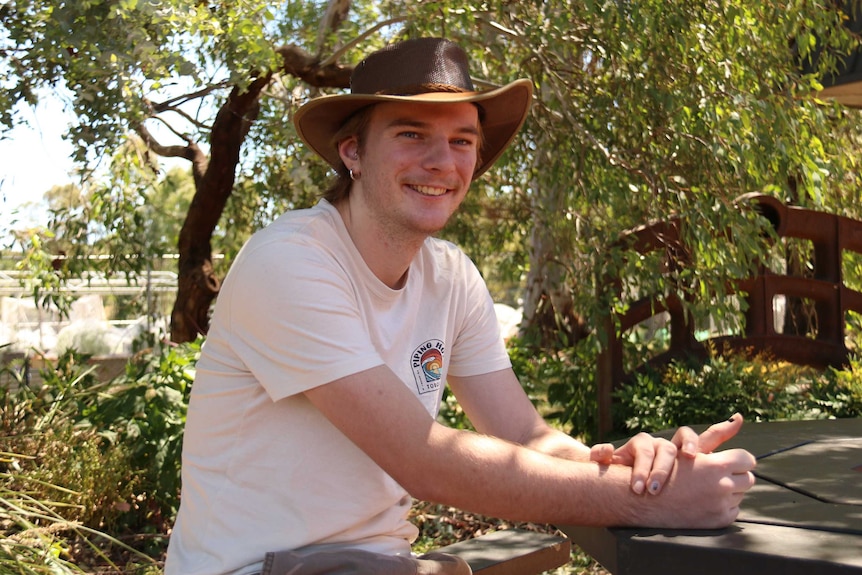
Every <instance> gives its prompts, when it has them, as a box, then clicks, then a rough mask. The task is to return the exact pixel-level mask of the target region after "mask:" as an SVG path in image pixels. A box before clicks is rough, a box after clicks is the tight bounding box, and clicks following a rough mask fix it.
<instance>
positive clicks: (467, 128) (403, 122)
mask: <svg viewBox="0 0 862 575" xmlns="http://www.w3.org/2000/svg"><path fill="white" fill-rule="evenodd" d="M431 125H433V122H424V121H422V120H415V119H413V118H394V119H393V120H392V121H390V122H389V123H388V124H387V125H386V127H387V128H428V127H429V126H431ZM457 131H458V132H461V133H464V134H471V135H474V136H478V135H479V128H478V127H477V126H473V125H466V124H465V125H464V126H461V127H460V128H458V129H457Z"/></svg>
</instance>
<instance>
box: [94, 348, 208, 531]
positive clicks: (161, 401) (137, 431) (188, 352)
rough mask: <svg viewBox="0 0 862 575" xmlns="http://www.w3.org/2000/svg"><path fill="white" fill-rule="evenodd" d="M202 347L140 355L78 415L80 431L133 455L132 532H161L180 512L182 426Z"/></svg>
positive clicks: (130, 462) (163, 349)
mask: <svg viewBox="0 0 862 575" xmlns="http://www.w3.org/2000/svg"><path fill="white" fill-rule="evenodd" d="M200 344H201V342H199V341H198V342H194V343H191V344H184V345H182V346H166V347H164V348H162V349H161V350H160V353H142V354H138V356H137V357H136V358H135V359H134V360H133V361H130V362H129V364H128V365H127V367H126V373H125V374H124V375H121V376H120V377H118V378H117V379H115V380H114V381H113V382H111V386H110V387H109V388H108V389H107V390H105V391H104V392H102V393H100V394H99V396H98V398H97V399H96V401H94V402H93V403H92V404H90V405H88V406H87V407H86V408H85V409H84V410H82V412H81V414H80V415H81V420H80V421H79V425H82V426H84V427H85V428H89V429H92V430H93V431H94V432H96V433H98V434H99V435H100V436H101V437H104V438H105V439H106V440H108V441H109V443H110V444H111V445H113V446H123V448H124V449H125V450H126V451H127V452H128V454H129V459H128V464H129V465H130V466H131V469H132V470H133V471H134V473H135V474H136V475H137V477H138V479H139V489H138V492H137V497H138V500H139V502H140V504H139V508H140V512H141V513H140V516H139V517H136V518H135V520H136V521H137V522H138V524H137V525H135V526H134V527H137V528H140V527H141V526H142V525H144V526H147V525H148V526H153V525H155V526H156V527H160V526H161V525H162V524H163V523H164V522H168V521H170V520H171V519H172V518H173V516H174V515H175V513H176V511H177V509H178V507H179V496H180V462H181V452H182V436H183V426H184V425H185V419H186V410H187V406H188V398H189V393H190V392H191V384H192V381H193V380H194V368H195V363H196V361H197V357H198V355H199V353H200Z"/></svg>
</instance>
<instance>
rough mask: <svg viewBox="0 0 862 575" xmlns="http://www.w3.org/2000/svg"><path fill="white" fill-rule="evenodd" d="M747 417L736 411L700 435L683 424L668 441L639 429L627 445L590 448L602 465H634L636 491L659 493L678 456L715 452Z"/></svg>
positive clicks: (688, 456) (605, 445)
mask: <svg viewBox="0 0 862 575" xmlns="http://www.w3.org/2000/svg"><path fill="white" fill-rule="evenodd" d="M742 423H743V418H742V416H741V415H740V414H738V413H737V414H735V415H734V416H733V417H731V418H730V419H728V420H727V421H722V422H721V423H716V424H714V425H711V426H710V427H709V428H708V429H706V430H705V431H704V432H703V433H701V434H700V435H699V436H698V434H697V433H695V432H694V430H692V429H691V428H690V427H680V428H679V429H677V431H676V433H675V434H674V436H673V438H672V439H671V440H670V441H668V440H667V439H661V438H658V437H653V436H651V435H649V434H648V433H639V434H637V435H635V436H634V437H632V438H631V439H629V440H628V441H627V442H626V443H625V444H624V445H623V446H621V447H619V448H616V449H615V448H614V446H613V444H611V443H600V444H597V445H594V446H593V447H592V448H591V449H590V460H591V461H594V462H596V463H600V464H602V465H610V464H618V465H626V466H629V467H631V468H632V483H631V487H632V491H634V492H635V493H637V494H638V495H640V494H642V493H644V491H646V492H649V493H651V494H653V495H656V494H658V493H659V492H660V491H661V489H662V487H663V486H664V484H665V483H666V482H667V478H668V477H669V476H670V474H671V472H672V471H673V468H674V465H675V464H676V460H677V457H685V458H687V459H694V457H695V456H696V455H697V454H698V453H712V452H713V451H715V450H716V449H717V448H718V447H719V446H720V445H721V444H722V443H724V442H725V441H727V440H728V439H730V438H731V437H733V436H734V435H736V434H737V432H738V431H739V430H740V428H741V427H742Z"/></svg>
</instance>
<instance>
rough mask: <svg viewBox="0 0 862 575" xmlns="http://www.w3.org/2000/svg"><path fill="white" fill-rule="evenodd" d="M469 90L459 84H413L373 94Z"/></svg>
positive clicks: (457, 92)
mask: <svg viewBox="0 0 862 575" xmlns="http://www.w3.org/2000/svg"><path fill="white" fill-rule="evenodd" d="M469 91H470V90H465V89H464V88H461V87H459V86H453V85H452V84H415V85H413V86H400V87H398V88H395V89H394V90H380V91H378V92H375V94H376V95H378V96H416V95H417V94H427V93H429V92H449V93H455V94H460V93H466V92H469ZM354 93H355V92H354Z"/></svg>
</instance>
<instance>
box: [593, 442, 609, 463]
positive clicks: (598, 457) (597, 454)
mask: <svg viewBox="0 0 862 575" xmlns="http://www.w3.org/2000/svg"><path fill="white" fill-rule="evenodd" d="M613 459H614V446H613V444H611V443H597V444H596V445H593V446H592V447H591V448H590V461H595V462H596V463H601V464H602V465H610V464H611V463H613V462H614V461H613Z"/></svg>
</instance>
